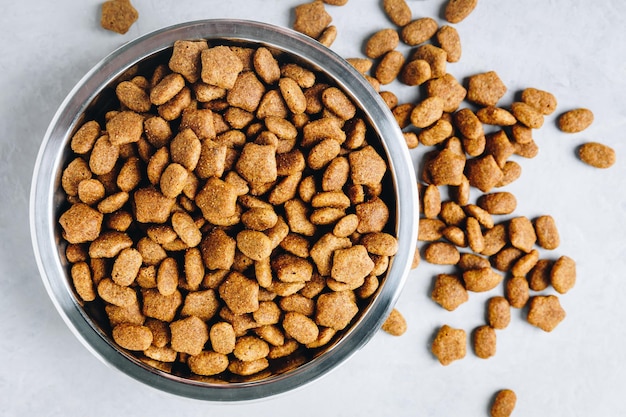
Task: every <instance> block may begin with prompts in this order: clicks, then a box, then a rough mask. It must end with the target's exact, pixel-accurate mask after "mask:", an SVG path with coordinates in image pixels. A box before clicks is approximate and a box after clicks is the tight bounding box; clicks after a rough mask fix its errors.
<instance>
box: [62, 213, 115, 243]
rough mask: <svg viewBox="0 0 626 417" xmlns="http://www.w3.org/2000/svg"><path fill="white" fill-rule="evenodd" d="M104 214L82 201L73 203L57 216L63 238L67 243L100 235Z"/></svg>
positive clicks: (88, 240)
mask: <svg viewBox="0 0 626 417" xmlns="http://www.w3.org/2000/svg"><path fill="white" fill-rule="evenodd" d="M103 218H104V216H103V215H102V213H100V212H99V211H97V210H94V209H93V208H91V207H89V206H88V205H86V204H83V203H77V204H73V205H72V207H70V208H69V209H68V210H67V211H66V212H65V213H63V214H62V215H61V217H60V218H59V224H60V225H61V227H62V228H63V238H64V239H65V240H67V241H68V242H69V243H84V242H91V241H93V240H95V239H96V238H98V236H100V230H101V228H102V220H103Z"/></svg>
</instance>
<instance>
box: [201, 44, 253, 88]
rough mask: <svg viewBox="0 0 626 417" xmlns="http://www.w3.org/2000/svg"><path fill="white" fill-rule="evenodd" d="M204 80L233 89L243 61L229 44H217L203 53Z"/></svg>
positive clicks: (202, 74)
mask: <svg viewBox="0 0 626 417" xmlns="http://www.w3.org/2000/svg"><path fill="white" fill-rule="evenodd" d="M201 59H202V73H201V76H202V81H203V82H205V83H207V84H210V85H214V86H216V87H220V88H225V89H231V88H233V86H234V85H235V81H236V80H237V76H238V75H239V73H240V72H241V71H242V70H243V63H242V62H241V60H240V59H239V57H238V56H237V55H236V54H235V53H234V52H233V51H232V50H231V49H230V48H229V47H228V46H223V45H219V46H215V47H213V48H209V49H205V50H203V51H202V53H201Z"/></svg>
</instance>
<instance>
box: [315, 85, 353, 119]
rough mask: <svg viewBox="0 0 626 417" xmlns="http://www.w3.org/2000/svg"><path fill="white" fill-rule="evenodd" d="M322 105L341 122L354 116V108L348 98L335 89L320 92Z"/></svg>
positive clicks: (330, 88)
mask: <svg viewBox="0 0 626 417" xmlns="http://www.w3.org/2000/svg"><path fill="white" fill-rule="evenodd" d="M322 103H323V104H324V106H325V107H326V108H327V109H328V110H330V111H331V112H332V113H333V114H335V115H336V116H337V117H339V118H340V119H342V120H349V119H352V118H353V117H354V115H355V114H356V107H355V105H354V104H353V103H352V101H350V99H349V98H348V96H347V95H346V94H345V93H344V92H343V91H341V90H340V89H339V88H337V87H329V88H326V89H325V90H324V91H323V92H322Z"/></svg>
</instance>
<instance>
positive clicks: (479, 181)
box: [466, 155, 504, 193]
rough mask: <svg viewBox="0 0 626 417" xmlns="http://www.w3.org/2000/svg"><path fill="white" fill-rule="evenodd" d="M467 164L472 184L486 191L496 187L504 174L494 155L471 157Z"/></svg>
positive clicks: (467, 172) (468, 177) (468, 176)
mask: <svg viewBox="0 0 626 417" xmlns="http://www.w3.org/2000/svg"><path fill="white" fill-rule="evenodd" d="M466 165H467V169H466V175H467V179H468V180H469V182H470V185H471V186H473V187H476V188H478V189H479V190H480V191H482V192H484V193H487V192H489V191H490V190H491V189H492V188H493V187H495V186H496V185H497V184H498V183H499V182H500V181H501V180H502V178H503V176H504V174H503V173H502V169H500V167H499V166H498V163H497V162H496V160H495V158H494V157H493V155H485V156H483V157H479V158H473V159H470V160H468V161H467V164H466Z"/></svg>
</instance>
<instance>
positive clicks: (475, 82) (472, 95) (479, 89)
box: [467, 71, 507, 106]
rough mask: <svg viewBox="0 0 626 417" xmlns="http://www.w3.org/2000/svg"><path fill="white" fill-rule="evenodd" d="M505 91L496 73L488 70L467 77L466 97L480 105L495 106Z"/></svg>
mask: <svg viewBox="0 0 626 417" xmlns="http://www.w3.org/2000/svg"><path fill="white" fill-rule="evenodd" d="M506 91H507V88H506V86H505V85H504V83H503V82H502V80H501V79H500V77H499V76H498V74H497V73H496V72H495V71H488V72H485V73H481V74H476V75H473V76H471V77H470V78H469V82H468V89H467V99H468V100H469V101H471V102H474V103H476V104H479V105H481V106H495V105H496V104H497V103H498V100H500V98H502V96H504V94H505V93H506Z"/></svg>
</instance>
